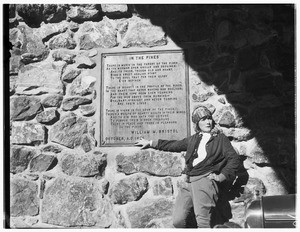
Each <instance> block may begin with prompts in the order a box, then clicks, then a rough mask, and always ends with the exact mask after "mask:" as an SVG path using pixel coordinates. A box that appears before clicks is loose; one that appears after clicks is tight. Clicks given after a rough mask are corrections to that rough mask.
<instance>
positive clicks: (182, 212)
mask: <svg viewBox="0 0 300 232" xmlns="http://www.w3.org/2000/svg"><path fill="white" fill-rule="evenodd" d="M192 210H193V200H192V196H191V192H190V184H189V187H188V188H181V189H180V191H179V193H178V195H177V197H176V200H175V206H174V211H173V225H174V227H175V228H186V227H187V225H186V220H187V218H188V215H189V214H190V213H191V211H192Z"/></svg>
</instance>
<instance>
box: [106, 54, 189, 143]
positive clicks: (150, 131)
mask: <svg viewBox="0 0 300 232" xmlns="http://www.w3.org/2000/svg"><path fill="white" fill-rule="evenodd" d="M186 68H187V67H186V64H185V62H184V59H183V53H182V51H159V52H143V53H140V52H137V53H114V54H112V53H106V54H102V82H101V85H102V93H103V94H102V96H101V104H102V107H101V134H100V136H101V145H102V146H105V145H107V146H110V145H130V144H133V143H134V142H135V141H136V140H138V139H139V138H141V137H143V138H145V139H157V138H162V139H182V138H184V137H185V136H187V135H188V133H189V131H188V128H189V124H188V123H189V122H188V121H189V118H188V112H189V110H188V100H187V91H188V81H187V80H188V77H187V70H186Z"/></svg>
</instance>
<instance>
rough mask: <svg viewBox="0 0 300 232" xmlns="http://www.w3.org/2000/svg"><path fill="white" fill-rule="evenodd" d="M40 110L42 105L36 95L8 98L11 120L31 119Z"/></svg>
mask: <svg viewBox="0 0 300 232" xmlns="http://www.w3.org/2000/svg"><path fill="white" fill-rule="evenodd" d="M41 111H42V105H41V102H40V100H39V99H38V98H36V97H27V96H20V97H12V98H11V99H10V118H11V120H13V121H20V120H30V119H33V118H34V117H35V116H36V114H37V113H39V112H41Z"/></svg>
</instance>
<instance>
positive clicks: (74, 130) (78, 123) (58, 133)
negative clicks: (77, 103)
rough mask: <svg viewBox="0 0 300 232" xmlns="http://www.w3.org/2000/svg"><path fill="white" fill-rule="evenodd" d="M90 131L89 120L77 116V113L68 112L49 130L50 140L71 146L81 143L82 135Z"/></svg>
mask: <svg viewBox="0 0 300 232" xmlns="http://www.w3.org/2000/svg"><path fill="white" fill-rule="evenodd" d="M87 132H88V129H87V122H86V121H85V120H84V119H82V118H78V117H76V115H75V114H72V113H71V114H68V115H66V116H65V117H63V118H61V120H60V121H59V122H58V123H56V124H55V125H53V126H52V128H51V129H50V131H49V140H50V141H52V142H55V143H58V144H61V145H64V146H66V147H69V148H74V147H76V146H78V145H80V143H81V140H82V138H81V137H82V136H83V135H84V134H86V133H87Z"/></svg>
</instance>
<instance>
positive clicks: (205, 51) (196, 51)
mask: <svg viewBox="0 0 300 232" xmlns="http://www.w3.org/2000/svg"><path fill="white" fill-rule="evenodd" d="M188 59H189V63H190V64H195V65H206V64H209V63H211V62H212V61H213V60H214V59H215V54H214V49H213V46H212V44H211V43H207V44H204V45H202V46H197V47H193V48H189V49H188Z"/></svg>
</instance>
